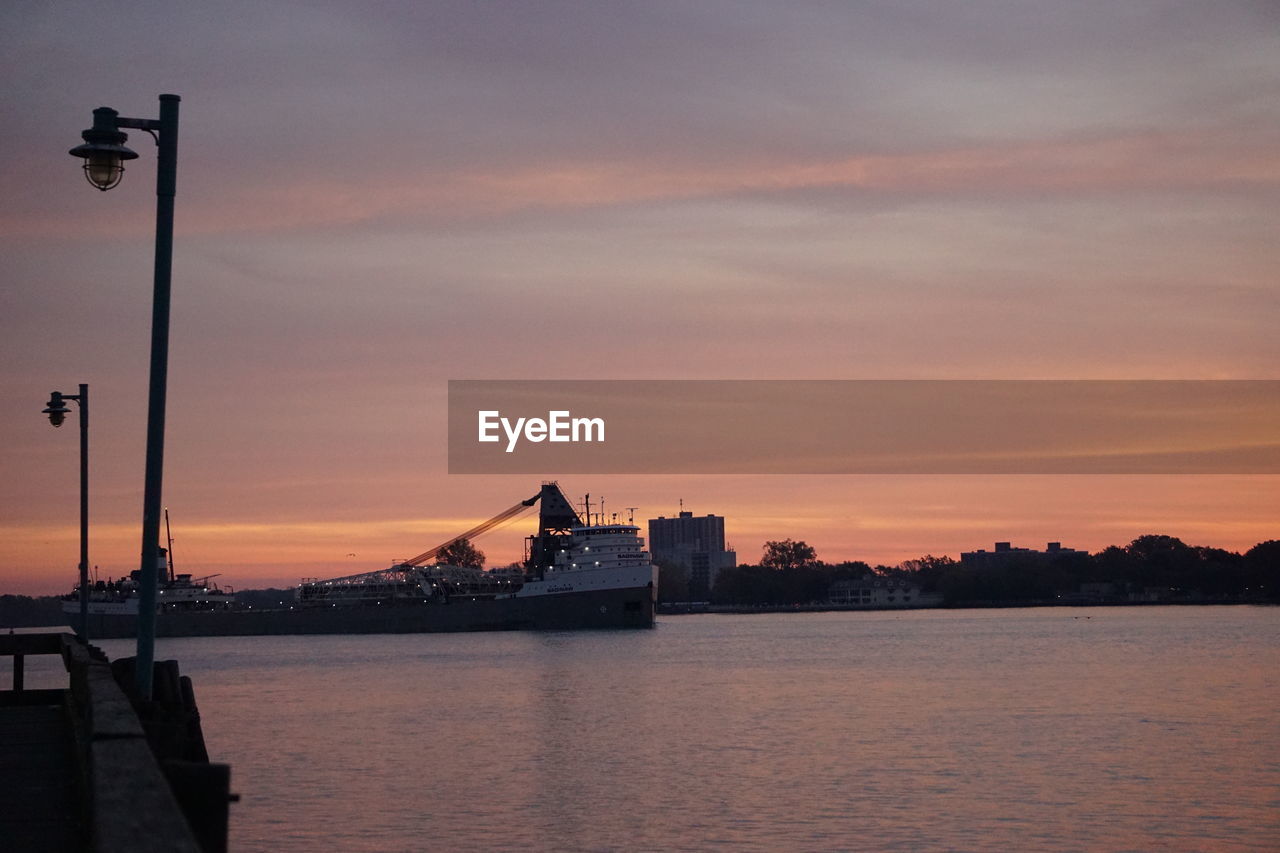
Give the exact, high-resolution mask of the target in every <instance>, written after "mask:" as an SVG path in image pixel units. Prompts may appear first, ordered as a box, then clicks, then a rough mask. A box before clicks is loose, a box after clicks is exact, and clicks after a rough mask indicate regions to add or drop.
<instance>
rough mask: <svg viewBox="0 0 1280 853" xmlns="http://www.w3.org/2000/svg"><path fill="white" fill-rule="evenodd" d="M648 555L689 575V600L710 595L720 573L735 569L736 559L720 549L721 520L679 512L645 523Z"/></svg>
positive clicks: (722, 525)
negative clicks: (673, 516) (677, 567)
mask: <svg viewBox="0 0 1280 853" xmlns="http://www.w3.org/2000/svg"><path fill="white" fill-rule="evenodd" d="M649 553H651V554H652V555H653V558H654V559H655V560H667V561H669V562H671V563H674V564H675V565H677V566H680V567H682V568H684V569H685V570H686V571H687V572H688V573H689V598H690V599H693V600H701V599H705V598H707V596H709V595H710V593H711V587H712V586H713V585H715V582H716V575H717V574H719V573H720V570H721V569H727V568H733V567H734V566H735V565H737V562H738V555H737V554H735V553H734V552H733V551H726V550H725V549H724V516H720V515H700V516H697V517H695V516H694V514H693V513H692V512H681V513H680V515H678V516H677V517H675V518H667V517H666V516H658V517H657V518H651V519H649Z"/></svg>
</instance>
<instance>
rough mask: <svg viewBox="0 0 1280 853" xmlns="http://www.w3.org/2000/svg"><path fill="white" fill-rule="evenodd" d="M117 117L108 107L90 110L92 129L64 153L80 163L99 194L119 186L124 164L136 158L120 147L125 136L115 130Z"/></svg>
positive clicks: (129, 151)
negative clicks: (81, 162)
mask: <svg viewBox="0 0 1280 853" xmlns="http://www.w3.org/2000/svg"><path fill="white" fill-rule="evenodd" d="M118 115H119V113H117V112H116V111H115V110H113V109H111V108H110V107H98V108H97V109H96V110H94V111H93V127H91V128H89V129H88V130H86V131H84V132H83V133H81V134H80V136H81V137H82V138H83V139H84V144H83V145H77V146H76V147H75V148H72V149H71V151H70V152H68V153H70V154H71V156H72V157H79V158H81V159H82V160H84V175H85V177H86V178H88V179H89V183H91V184H93V185H94V186H95V187H97V188H98V189H100V190H102V191H103V192H106V191H107V190H109V189H111V188H112V187H114V186H115V185H116V184H118V183H120V178H121V177H122V176H123V175H124V161H125V160H135V159H137V157H138V155H137V153H136V152H134V151H131V150H130V149H128V148H126V147H125V145H124V143H125V140H126V139H128V138H129V137H128V135H127V134H125V133H124V132H122V131H121V130H120V129H119V128H117V127H116V117H117V116H118Z"/></svg>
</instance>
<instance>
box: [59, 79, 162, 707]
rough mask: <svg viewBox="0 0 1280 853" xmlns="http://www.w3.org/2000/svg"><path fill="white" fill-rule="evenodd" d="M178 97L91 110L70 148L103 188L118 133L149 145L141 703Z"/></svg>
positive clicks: (158, 479) (153, 562) (110, 175)
mask: <svg viewBox="0 0 1280 853" xmlns="http://www.w3.org/2000/svg"><path fill="white" fill-rule="evenodd" d="M180 100H181V99H180V98H179V97H178V96H177V95H161V96H160V118H159V119H158V120H157V119H149V118H126V117H125V116H122V115H120V114H119V113H117V112H116V111H115V110H113V109H111V108H110V107H99V108H98V109H96V110H94V111H93V127H91V128H89V129H88V130H86V131H85V132H84V133H82V134H81V136H82V137H83V138H84V144H83V145H77V146H76V147H75V148H72V149H71V151H70V154H71V156H73V157H79V158H81V159H82V160H84V171H85V175H86V176H87V177H88V179H89V183H91V184H93V185H94V186H95V187H97V188H98V189H100V190H109V189H111V188H112V187H114V186H115V185H116V184H118V183H119V182H120V178H121V176H122V174H123V173H124V161H126V160H132V159H134V158H136V157H137V156H138V155H137V154H135V153H134V152H133V151H131V150H129V149H128V148H126V147H125V146H124V143H125V139H126V135H125V134H124V133H123V132H122V131H121V128H130V129H134V130H145V131H146V132H147V133H150V134H151V135H152V136H153V137H154V138H155V140H156V146H157V149H158V155H159V156H158V157H157V162H156V258H155V289H154V295H153V297H152V302H151V380H150V391H149V394H148V396H147V470H146V482H145V484H144V487H143V496H142V563H141V566H140V568H141V574H140V576H139V577H140V578H141V583H140V589H139V590H138V657H137V663H136V669H135V673H136V678H137V686H138V692H139V694H141V696H142V698H143V699H150V698H151V680H152V664H153V662H154V661H155V637H156V585H157V580H158V577H157V575H158V571H157V565H158V561H159V547H160V543H159V539H160V509H161V506H160V497H161V487H162V485H163V482H162V481H163V478H164V415H165V397H166V390H167V388H168V380H169V281H170V277H171V274H172V271H173V197H174V194H175V193H176V191H177V183H178V102H179V101H180Z"/></svg>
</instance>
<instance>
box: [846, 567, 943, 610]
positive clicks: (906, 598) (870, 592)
mask: <svg viewBox="0 0 1280 853" xmlns="http://www.w3.org/2000/svg"><path fill="white" fill-rule="evenodd" d="M827 602H828V603H829V604H831V605H832V606H833V607H866V608H878V607H936V606H937V605H939V604H941V603H942V596H941V595H938V594H936V593H927V592H922V591H921V590H920V585H919V584H917V583H916V582H915V581H912V580H908V579H905V578H881V577H876V576H874V575H865V576H863V577H862V578H861V579H859V580H843V581H836V582H835V583H833V584H832V585H831V588H830V589H829V590H828V592H827Z"/></svg>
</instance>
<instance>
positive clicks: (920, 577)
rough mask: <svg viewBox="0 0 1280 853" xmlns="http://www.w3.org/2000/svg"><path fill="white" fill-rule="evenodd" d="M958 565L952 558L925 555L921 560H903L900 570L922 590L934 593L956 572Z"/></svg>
mask: <svg viewBox="0 0 1280 853" xmlns="http://www.w3.org/2000/svg"><path fill="white" fill-rule="evenodd" d="M957 565H959V564H958V563H957V562H956V561H955V560H953V559H951V558H950V557H935V556H933V555H932V554H925V555H924V556H923V557H920V558H919V559H915V560H903V561H902V563H900V564H899V566H898V569H899V570H901V572H902V573H904V574H906V575H907V576H909V577H910V578H911V579H912V580H914V581H915V582H916V583H918V584H920V588H921V589H923V590H925V591H926V592H934V591H936V590H937V589H938V587H939V585H940V584H941V582H942V579H943V578H944V577H946V576H947V575H948V574H949V573H951V572H953V571H955V568H956V566H957Z"/></svg>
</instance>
